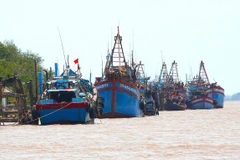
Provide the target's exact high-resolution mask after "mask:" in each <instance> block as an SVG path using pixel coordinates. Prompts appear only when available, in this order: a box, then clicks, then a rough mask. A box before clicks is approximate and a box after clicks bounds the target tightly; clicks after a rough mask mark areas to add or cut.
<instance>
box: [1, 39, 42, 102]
mask: <svg viewBox="0 0 240 160" xmlns="http://www.w3.org/2000/svg"><path fill="white" fill-rule="evenodd" d="M35 61H36V63H37V72H38V71H42V70H43V66H42V63H43V59H42V57H40V56H39V55H38V54H37V53H34V52H32V51H30V50H27V51H21V49H19V48H18V47H17V46H16V45H15V44H14V42H13V41H4V42H0V79H1V80H5V79H8V78H10V77H13V76H15V77H17V78H18V79H20V80H21V81H22V84H23V89H24V94H26V95H27V102H29V96H28V87H27V82H29V81H30V80H32V86H33V94H34V97H36V87H34V86H36V83H35Z"/></svg>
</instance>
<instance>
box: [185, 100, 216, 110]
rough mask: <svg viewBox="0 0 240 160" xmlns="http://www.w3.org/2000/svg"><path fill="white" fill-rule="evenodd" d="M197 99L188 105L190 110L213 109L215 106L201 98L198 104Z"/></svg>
mask: <svg viewBox="0 0 240 160" xmlns="http://www.w3.org/2000/svg"><path fill="white" fill-rule="evenodd" d="M195 101H197V100H196V99H195V100H193V101H190V102H189V103H188V105H187V108H189V109H213V107H214V105H213V102H207V101H206V99H205V98H199V100H198V101H197V102H195Z"/></svg>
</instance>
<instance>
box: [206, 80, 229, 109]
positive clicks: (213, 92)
mask: <svg viewBox="0 0 240 160" xmlns="http://www.w3.org/2000/svg"><path fill="white" fill-rule="evenodd" d="M206 93H207V94H208V97H211V98H213V99H214V101H215V102H216V105H215V106H214V108H223V105H224V97H225V94H224V89H223V88H222V87H221V86H218V85H217V83H213V84H211V85H210V87H209V88H208V89H207V91H206Z"/></svg>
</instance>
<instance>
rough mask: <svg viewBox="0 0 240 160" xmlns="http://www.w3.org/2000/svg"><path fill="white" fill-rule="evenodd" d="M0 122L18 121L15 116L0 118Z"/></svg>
mask: <svg viewBox="0 0 240 160" xmlns="http://www.w3.org/2000/svg"><path fill="white" fill-rule="evenodd" d="M0 122H18V119H16V118H0Z"/></svg>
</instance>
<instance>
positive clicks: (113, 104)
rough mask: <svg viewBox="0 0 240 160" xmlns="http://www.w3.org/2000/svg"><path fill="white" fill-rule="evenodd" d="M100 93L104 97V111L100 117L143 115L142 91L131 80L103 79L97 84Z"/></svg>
mask: <svg viewBox="0 0 240 160" xmlns="http://www.w3.org/2000/svg"><path fill="white" fill-rule="evenodd" d="M96 89H97V92H98V95H99V96H101V97H103V98H104V108H103V113H102V115H101V116H100V117H99V118H128V117H141V116H143V112H142V110H141V109H140V93H139V90H138V89H137V87H136V86H135V85H134V84H133V83H130V82H125V81H121V80H109V81H102V82H100V83H98V84H97V85H96Z"/></svg>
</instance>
